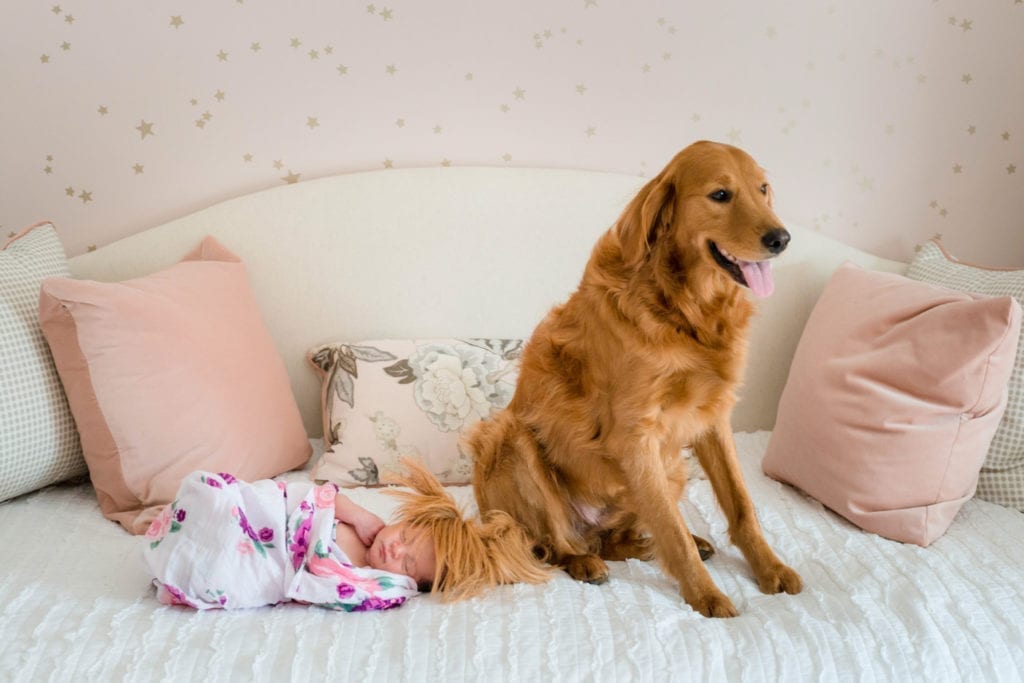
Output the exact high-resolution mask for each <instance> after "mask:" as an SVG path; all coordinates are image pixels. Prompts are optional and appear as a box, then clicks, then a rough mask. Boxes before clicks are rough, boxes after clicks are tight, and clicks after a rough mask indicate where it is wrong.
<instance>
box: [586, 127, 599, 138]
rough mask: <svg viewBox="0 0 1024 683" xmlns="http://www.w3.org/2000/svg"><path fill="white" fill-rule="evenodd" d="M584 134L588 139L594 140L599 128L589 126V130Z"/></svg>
mask: <svg viewBox="0 0 1024 683" xmlns="http://www.w3.org/2000/svg"><path fill="white" fill-rule="evenodd" d="M584 134H585V135H586V136H587V137H588V138H592V137H594V136H595V135H597V128H594V127H593V126H587V129H586V130H585V131H584Z"/></svg>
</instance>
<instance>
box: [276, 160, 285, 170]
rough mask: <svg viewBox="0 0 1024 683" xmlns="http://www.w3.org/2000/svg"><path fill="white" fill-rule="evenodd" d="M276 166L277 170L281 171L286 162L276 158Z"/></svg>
mask: <svg viewBox="0 0 1024 683" xmlns="http://www.w3.org/2000/svg"><path fill="white" fill-rule="evenodd" d="M274 168H275V169H276V170H278V171H280V170H281V169H282V168H284V162H283V161H281V160H280V159H275V160H274Z"/></svg>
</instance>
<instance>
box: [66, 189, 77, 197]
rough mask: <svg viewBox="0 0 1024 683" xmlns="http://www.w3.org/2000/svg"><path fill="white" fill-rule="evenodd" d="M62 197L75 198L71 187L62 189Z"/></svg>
mask: <svg viewBox="0 0 1024 683" xmlns="http://www.w3.org/2000/svg"><path fill="white" fill-rule="evenodd" d="M64 196H66V197H74V196H75V188H73V187H71V186H68V187H65V188H64Z"/></svg>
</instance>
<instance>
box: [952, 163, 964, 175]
mask: <svg viewBox="0 0 1024 683" xmlns="http://www.w3.org/2000/svg"><path fill="white" fill-rule="evenodd" d="M963 171H964V167H963V166H961V165H960V164H953V173H963Z"/></svg>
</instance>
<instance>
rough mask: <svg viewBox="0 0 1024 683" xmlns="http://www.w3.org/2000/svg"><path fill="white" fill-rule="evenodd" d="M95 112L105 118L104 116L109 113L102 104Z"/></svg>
mask: <svg viewBox="0 0 1024 683" xmlns="http://www.w3.org/2000/svg"><path fill="white" fill-rule="evenodd" d="M96 112H97V113H98V114H99V115H100V116H106V115H107V114H108V113H109V112H110V110H109V109H107V107H106V106H105V105H102V104H101V105H100V106H99V109H97V110H96Z"/></svg>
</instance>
